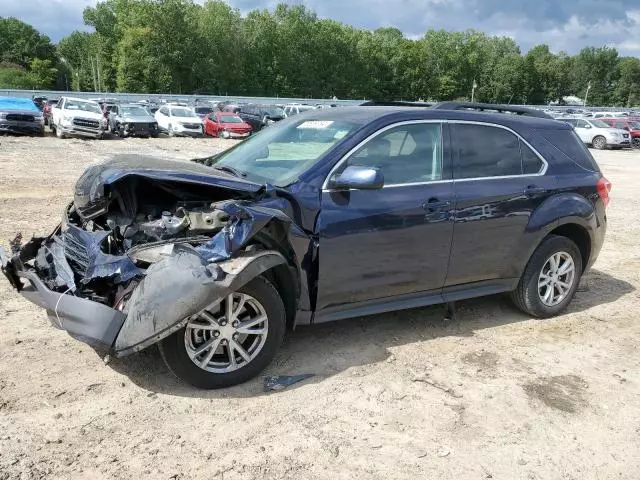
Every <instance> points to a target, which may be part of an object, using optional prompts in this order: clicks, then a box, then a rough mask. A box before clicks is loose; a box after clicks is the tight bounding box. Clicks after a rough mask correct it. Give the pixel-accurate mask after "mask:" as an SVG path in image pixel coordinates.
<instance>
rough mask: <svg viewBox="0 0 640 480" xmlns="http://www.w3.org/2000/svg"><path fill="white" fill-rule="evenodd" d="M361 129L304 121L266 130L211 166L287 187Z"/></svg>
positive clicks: (334, 122) (213, 160)
mask: <svg viewBox="0 0 640 480" xmlns="http://www.w3.org/2000/svg"><path fill="white" fill-rule="evenodd" d="M358 127H359V124H357V123H352V122H346V121H341V120H329V119H327V120H300V121H297V122H284V123H280V124H278V125H275V126H272V127H269V128H266V129H264V130H262V131H261V132H260V133H259V134H257V135H255V136H253V137H251V138H249V139H248V140H245V141H244V142H242V143H240V144H238V145H237V146H235V147H234V148H232V149H230V150H227V151H226V152H223V153H221V154H219V155H217V156H214V157H212V158H211V159H210V160H209V161H208V162H207V164H209V165H212V166H214V167H223V166H227V167H231V168H233V169H235V170H237V171H239V172H241V173H242V174H246V176H247V178H248V179H249V180H254V181H259V182H267V183H271V184H273V185H276V186H280V187H283V186H286V185H289V184H290V183H292V182H294V181H295V180H296V179H297V178H298V176H299V175H300V174H301V173H302V172H303V171H305V170H306V169H307V168H309V167H310V166H311V165H313V164H314V163H315V162H316V161H317V160H318V159H319V158H320V157H321V156H322V155H323V154H324V153H325V152H326V151H327V150H329V149H330V148H331V147H333V146H334V145H335V144H336V143H338V142H339V141H340V140H342V139H343V138H344V137H346V136H347V135H348V134H349V133H350V132H352V131H353V130H355V129H356V128H358Z"/></svg>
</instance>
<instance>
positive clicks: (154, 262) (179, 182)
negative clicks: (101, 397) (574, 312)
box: [0, 103, 611, 388]
mask: <svg viewBox="0 0 640 480" xmlns="http://www.w3.org/2000/svg"><path fill="white" fill-rule="evenodd" d="M488 109H491V111H487V110H488ZM255 111H256V112H257V111H258V109H257V107H256V110H255ZM610 187H611V185H610V183H609V182H608V181H607V180H606V179H605V178H604V177H603V176H602V173H600V169H599V168H598V165H597V164H596V162H595V161H594V159H593V157H592V156H591V154H590V153H589V151H588V150H587V148H586V147H585V146H584V144H583V143H582V142H581V141H580V139H579V138H578V137H577V135H576V133H575V132H574V131H573V129H572V128H571V126H570V125H568V124H567V123H565V122H559V121H554V120H552V119H549V118H547V116H546V115H545V114H544V113H540V112H536V111H534V110H526V109H521V108H508V107H504V108H502V107H498V106H483V105H478V104H451V103H450V104H442V105H438V106H436V107H434V108H411V107H408V108H407V107H405V108H398V107H391V106H385V107H379V106H366V107H346V108H336V109H322V110H315V111H313V112H308V113H306V114H304V115H300V116H299V115H296V116H294V117H292V118H290V119H287V120H285V121H282V122H279V123H278V124H277V125H275V126H273V127H270V128H269V130H268V131H265V132H264V133H263V134H260V135H256V136H255V137H251V138H249V139H247V140H245V141H243V142H242V143H239V144H237V145H236V146H235V147H233V148H231V149H229V150H227V151H225V152H222V153H220V154H217V155H215V156H212V157H210V158H204V159H199V160H196V161H195V163H188V162H178V161H170V160H163V159H159V158H158V159H156V158H152V157H146V156H136V155H127V156H122V157H119V158H115V159H113V160H111V161H109V162H106V163H103V164H98V165H94V166H92V167H89V168H88V169H87V170H86V171H85V173H84V174H83V175H82V177H81V178H80V179H79V180H78V183H77V184H76V187H75V193H74V200H73V203H71V204H70V205H69V206H68V208H67V209H66V210H65V212H64V215H63V219H62V223H61V225H60V226H59V227H58V228H57V229H56V230H55V231H54V232H53V233H51V234H50V235H48V236H45V237H39V238H33V239H32V240H31V241H29V242H28V243H26V244H24V245H23V244H22V242H21V237H19V236H18V237H16V240H14V242H13V243H12V251H13V256H12V258H11V259H9V258H7V257H4V256H3V255H0V258H2V265H3V267H2V269H3V271H4V273H5V274H6V276H7V278H8V279H9V281H10V282H11V284H12V285H13V286H14V287H15V288H16V289H17V290H18V291H20V292H21V293H22V294H23V295H24V296H25V297H26V298H27V299H29V300H30V301H32V302H34V303H36V304H37V305H40V306H41V307H43V308H45V309H46V310H47V311H48V313H49V315H50V318H51V319H52V322H53V323H54V325H56V326H57V327H58V328H63V329H65V330H67V331H68V332H69V333H70V334H71V335H73V336H74V337H76V338H78V339H80V340H82V341H85V342H89V343H91V344H94V345H96V346H99V347H101V348H103V349H106V350H107V351H108V352H109V353H110V354H111V355H115V356H123V355H126V354H129V353H132V352H136V351H139V350H141V349H143V348H146V347H148V346H149V345H152V344H155V343H158V344H159V346H160V350H161V352H162V356H163V358H164V360H165V362H166V363H167V365H168V366H169V368H170V369H171V370H172V371H173V372H174V373H175V374H176V375H178V376H179V377H180V378H182V379H184V380H186V381H187V382H190V383H191V384H193V385H195V386H198V387H202V388H218V387H224V386H229V385H233V384H236V383H239V382H243V381H245V380H247V379H249V378H251V377H253V376H255V375H257V374H258V373H259V372H260V371H261V370H262V369H263V368H264V367H265V366H266V365H267V364H268V363H269V362H270V361H271V359H272V358H273V357H274V355H275V353H276V349H277V348H278V346H279V345H280V342H281V341H282V338H283V335H284V333H285V330H286V329H287V328H293V327H294V326H296V325H308V324H314V323H322V322H328V321H333V320H340V319H344V318H351V317H359V316H363V315H371V314H375V313H381V312H389V311H393V310H401V309H407V308H412V307H421V306H425V305H432V304H438V303H444V302H447V303H450V302H455V301H457V300H462V299H467V298H472V297H479V296H483V295H490V294H496V293H501V292H510V293H511V297H512V298H513V301H514V302H515V304H516V305H517V306H518V308H520V309H521V310H522V311H524V312H525V313H526V314H528V315H531V316H534V317H540V318H546V317H551V316H553V315H557V314H559V313H561V312H562V311H563V310H564V309H565V308H566V307H567V306H568V305H569V302H571V299H572V298H573V296H574V294H575V293H576V289H577V288H578V284H579V282H580V278H581V276H582V274H583V273H584V272H585V271H586V270H587V269H588V268H589V267H590V266H591V265H592V264H593V263H594V262H595V260H596V258H597V257H598V253H599V252H600V248H601V247H602V244H603V240H604V235H605V230H606V225H607V215H606V207H607V204H608V202H609V190H610Z"/></svg>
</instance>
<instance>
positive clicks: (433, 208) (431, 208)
mask: <svg viewBox="0 0 640 480" xmlns="http://www.w3.org/2000/svg"><path fill="white" fill-rule="evenodd" d="M449 205H451V202H449V201H446V200H445V201H444V202H441V201H440V200H438V199H437V198H435V197H431V198H430V199H429V200H427V201H426V202H425V203H424V204H423V205H422V208H424V209H425V210H426V211H427V212H429V213H435V212H439V211H441V210H444V209H446V208H447V207H448V206H449Z"/></svg>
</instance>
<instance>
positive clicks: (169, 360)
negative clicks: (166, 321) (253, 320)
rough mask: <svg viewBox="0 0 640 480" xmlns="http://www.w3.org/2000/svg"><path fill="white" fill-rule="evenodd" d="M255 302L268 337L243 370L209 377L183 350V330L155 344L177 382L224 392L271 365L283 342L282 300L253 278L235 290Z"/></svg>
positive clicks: (267, 284)
mask: <svg viewBox="0 0 640 480" xmlns="http://www.w3.org/2000/svg"><path fill="white" fill-rule="evenodd" d="M238 292H240V293H246V294H247V295H250V296H252V297H253V298H255V299H256V300H257V301H258V302H260V304H261V305H262V306H263V307H264V309H265V312H266V314H267V318H268V320H269V322H268V333H267V339H266V341H265V344H264V346H263V347H262V349H261V350H260V352H258V354H257V356H256V357H255V358H253V359H252V360H251V361H250V362H249V363H248V364H247V365H246V366H245V367H242V368H240V369H238V370H235V371H232V372H229V373H212V372H208V371H206V370H203V369H202V368H200V367H198V366H197V365H195V364H194V363H193V362H192V361H191V359H190V358H189V356H188V354H187V350H186V347H185V337H184V335H185V328H182V329H180V330H178V331H177V332H175V333H174V334H172V335H170V336H168V337H167V338H165V339H163V340H161V341H160V342H159V343H158V346H159V348H160V353H161V355H162V358H163V359H164V362H165V364H166V365H167V367H168V368H169V370H170V371H171V372H172V373H173V374H174V375H175V376H176V377H178V378H180V379H181V380H184V381H185V382H187V383H190V384H191V385H193V386H194V387H197V388H203V389H216V388H226V387H231V386H233V385H237V384H239V383H244V382H246V381H247V380H250V379H251V378H253V377H255V376H256V375H258V374H259V373H260V372H261V371H262V370H264V368H265V367H266V366H267V365H269V363H271V361H272V360H273V357H274V356H275V354H276V351H277V350H278V347H279V346H280V344H281V343H282V339H283V338H284V333H285V326H286V319H285V310H284V304H283V302H282V298H281V297H280V295H279V294H278V291H277V290H276V288H275V287H274V286H273V285H272V284H271V283H270V282H269V281H268V280H267V279H265V278H264V277H256V278H254V279H253V280H251V281H250V282H249V283H247V284H246V285H244V286H243V287H241V288H239V289H238Z"/></svg>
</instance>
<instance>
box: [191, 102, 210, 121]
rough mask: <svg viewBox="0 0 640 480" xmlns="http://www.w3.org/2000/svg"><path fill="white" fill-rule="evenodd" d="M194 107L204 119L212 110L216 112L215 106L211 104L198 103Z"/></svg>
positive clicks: (197, 113)
mask: <svg viewBox="0 0 640 480" xmlns="http://www.w3.org/2000/svg"><path fill="white" fill-rule="evenodd" d="M193 109H194V111H195V112H196V115H198V116H199V117H200V118H201V119H202V120H204V118H205V117H206V116H207V115H209V114H210V113H211V112H215V108H213V107H212V106H211V105H196V106H195V107H194V108H193Z"/></svg>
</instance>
